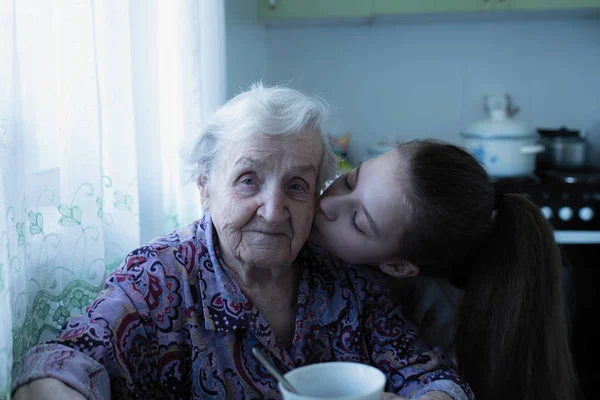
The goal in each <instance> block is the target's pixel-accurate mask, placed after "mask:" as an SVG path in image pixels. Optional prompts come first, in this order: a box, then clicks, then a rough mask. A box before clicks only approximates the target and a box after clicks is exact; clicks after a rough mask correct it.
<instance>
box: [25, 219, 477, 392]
mask: <svg viewBox="0 0 600 400" xmlns="http://www.w3.org/2000/svg"><path fill="white" fill-rule="evenodd" d="M217 240H218V239H217V236H216V233H215V230H214V229H213V226H212V222H211V219H210V216H209V215H205V216H204V217H203V219H202V220H199V221H196V222H194V223H193V224H191V225H189V226H188V227H186V228H183V229H179V230H176V231H173V232H172V233H170V234H168V235H166V236H164V237H158V238H156V239H154V240H153V241H151V242H150V243H148V244H146V245H144V246H142V247H140V248H138V249H136V250H134V251H132V252H131V253H129V254H128V256H127V257H126V258H125V260H124V261H123V263H122V265H121V266H120V267H119V268H117V270H115V271H114V272H113V273H112V274H111V275H110V276H109V277H108V278H107V279H106V282H105V288H104V290H103V291H102V292H101V293H100V294H99V295H98V297H97V298H96V299H95V301H94V302H93V304H92V305H91V306H89V307H88V308H87V309H86V313H85V315H83V316H80V317H73V318H71V319H70V320H69V321H68V322H67V323H66V324H65V326H64V327H63V329H62V331H61V332H60V333H59V335H58V336H57V337H56V339H54V340H52V341H49V342H46V343H43V344H40V345H37V346H34V347H33V348H32V349H30V350H29V352H28V353H27V354H26V356H25V357H24V359H23V360H22V362H21V364H20V366H19V368H18V372H17V374H16V376H15V382H14V384H13V390H15V389H16V388H17V387H19V386H20V385H22V384H25V383H27V382H29V381H31V380H34V379H37V378H43V377H52V378H56V379H59V380H61V381H63V382H65V383H66V384H68V385H69V386H71V387H72V388H74V389H76V390H77V391H79V392H80V393H82V394H83V395H85V396H86V397H88V398H92V399H108V398H109V397H111V398H113V399H226V398H227V399H259V398H260V399H278V398H280V397H281V395H280V393H279V390H278V387H277V381H276V380H275V379H274V378H273V376H271V375H270V373H269V372H268V371H267V370H266V369H265V368H264V367H263V366H262V365H261V364H260V363H259V362H258V361H257V360H256V359H255V358H254V356H253V355H252V353H251V349H252V348H253V347H254V346H259V348H261V349H262V350H263V352H265V353H266V354H268V355H269V356H270V358H271V359H272V360H273V361H274V363H275V364H276V365H277V366H278V367H279V368H280V369H281V370H283V371H287V370H290V369H292V368H295V367H299V366H302V365H307V364H312V363H318V362H326V361H355V362H361V363H368V364H371V365H374V366H376V367H377V368H379V369H381V370H382V371H383V372H385V374H386V377H387V387H386V391H391V392H395V393H398V394H401V395H404V396H407V397H417V396H419V395H421V394H423V393H426V392H428V391H431V390H436V391H442V392H446V393H448V394H449V395H450V396H451V397H452V398H454V399H472V398H474V396H473V394H472V392H471V390H470V388H469V387H468V385H467V384H466V383H464V382H462V381H461V379H460V378H459V377H458V375H457V374H456V372H455V370H454V368H453V365H452V363H451V362H450V361H449V360H447V359H445V358H444V356H443V354H441V351H440V350H438V349H436V348H433V349H432V348H430V347H428V346H426V345H425V344H424V343H423V342H422V341H421V340H420V339H419V337H418V333H417V330H416V327H415V325H414V324H412V323H411V322H409V321H407V320H406V319H405V318H404V317H403V316H402V313H401V311H400V310H399V309H397V308H396V309H394V308H393V306H391V304H392V303H391V302H390V301H388V294H387V293H386V291H385V290H384V289H383V288H384V286H383V285H382V284H381V281H379V277H378V275H377V274H376V272H375V271H374V270H371V269H370V268H368V267H360V266H352V265H340V264H338V262H337V261H336V260H335V259H334V258H333V257H331V256H329V255H328V254H327V253H326V252H325V251H323V250H321V249H318V248H314V247H311V246H310V245H309V244H307V245H306V246H305V247H304V248H303V249H302V251H301V253H300V255H299V256H298V258H297V260H296V262H295V264H294V266H293V268H300V269H301V272H300V276H301V281H300V283H299V289H298V305H297V315H296V325H295V334H294V336H293V343H292V347H291V348H290V349H289V350H288V349H286V348H285V347H284V346H283V345H282V344H281V343H280V342H279V341H278V340H277V338H276V337H275V334H274V332H273V330H272V328H271V327H270V326H269V323H268V322H267V321H266V320H265V319H264V317H263V316H262V315H261V313H260V312H259V311H258V310H257V308H256V307H255V306H254V305H253V303H252V301H251V300H250V299H249V298H247V297H246V296H245V295H244V293H243V292H242V291H241V290H240V288H239V286H238V285H237V284H236V282H235V281H234V279H233V278H232V276H231V275H230V274H229V273H228V271H227V270H226V269H224V268H222V267H221V265H220V263H219V259H220V258H219V254H218V246H216V243H217Z"/></svg>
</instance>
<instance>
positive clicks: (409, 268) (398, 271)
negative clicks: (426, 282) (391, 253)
mask: <svg viewBox="0 0 600 400" xmlns="http://www.w3.org/2000/svg"><path fill="white" fill-rule="evenodd" d="M379 269H380V270H381V271H383V272H384V273H385V274H387V275H390V276H393V277H395V278H408V277H411V276H417V275H419V272H420V270H419V267H417V266H416V265H415V264H413V263H411V262H409V261H405V260H398V261H394V262H389V263H381V264H379Z"/></svg>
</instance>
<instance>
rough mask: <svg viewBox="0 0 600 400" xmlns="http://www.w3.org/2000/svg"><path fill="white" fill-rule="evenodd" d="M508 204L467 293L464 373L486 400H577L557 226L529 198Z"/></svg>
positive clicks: (460, 347)
mask: <svg viewBox="0 0 600 400" xmlns="http://www.w3.org/2000/svg"><path fill="white" fill-rule="evenodd" d="M503 197H504V199H503V200H504V201H503V202H501V203H500V205H499V206H498V209H497V210H496V211H495V213H496V214H495V217H494V222H493V224H492V228H491V232H490V233H489V235H488V238H487V240H485V241H484V243H483V244H482V245H481V248H480V250H479V251H478V252H477V256H476V257H475V259H474V261H473V265H472V266H471V268H469V271H470V273H469V277H468V279H467V281H466V285H465V287H464V290H465V293H464V299H463V303H462V306H461V309H460V312H459V320H458V328H457V333H456V352H457V358H458V364H459V370H460V373H461V375H462V376H463V377H464V378H465V380H466V381H467V382H468V383H469V385H471V387H472V388H473V391H474V392H475V395H476V396H477V398H479V399H484V400H495V399H507V398H513V399H519V400H534V399H535V400H538V399H544V400H552V399H556V400H559V399H561V400H566V399H575V398H576V387H577V377H576V373H575V370H574V366H573V360H572V355H571V350H570V346H569V334H568V326H567V325H568V324H567V320H566V315H565V307H564V302H565V299H564V298H563V295H564V294H563V293H562V291H561V256H560V251H559V248H558V246H557V244H556V242H555V240H554V235H553V230H552V227H551V226H550V224H549V223H548V221H547V220H546V219H545V218H544V216H543V215H542V214H541V212H540V211H539V209H538V207H537V206H535V205H534V204H533V203H532V202H531V201H529V200H528V199H527V198H526V197H524V196H522V195H517V194H507V195H504V196H503Z"/></svg>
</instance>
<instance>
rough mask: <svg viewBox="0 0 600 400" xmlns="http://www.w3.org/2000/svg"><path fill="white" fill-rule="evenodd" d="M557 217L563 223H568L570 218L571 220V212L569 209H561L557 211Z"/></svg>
mask: <svg viewBox="0 0 600 400" xmlns="http://www.w3.org/2000/svg"><path fill="white" fill-rule="evenodd" d="M558 217H559V218H560V219H562V220H563V221H569V220H570V219H571V218H573V210H572V209H571V207H561V208H560V209H559V210H558Z"/></svg>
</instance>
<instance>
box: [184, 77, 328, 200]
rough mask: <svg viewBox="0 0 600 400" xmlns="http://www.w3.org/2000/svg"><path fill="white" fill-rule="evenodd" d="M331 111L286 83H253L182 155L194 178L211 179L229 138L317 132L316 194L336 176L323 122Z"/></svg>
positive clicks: (227, 106)
mask: <svg viewBox="0 0 600 400" xmlns="http://www.w3.org/2000/svg"><path fill="white" fill-rule="evenodd" d="M329 114H330V109H329V106H328V104H327V103H326V102H325V101H324V100H322V99H321V98H319V97H316V96H309V95H307V94H304V93H301V92H300V91H298V90H296V89H292V88H289V87H286V86H283V85H276V86H273V87H265V86H264V85H263V84H262V82H257V83H254V84H252V85H251V86H250V89H249V90H247V91H245V92H242V93H240V94H238V95H237V96H235V97H234V98H232V99H231V100H229V101H228V102H227V103H226V104H225V105H223V106H222V107H221V108H219V109H218V110H217V111H216V112H215V113H214V114H213V116H212V118H211V120H210V121H209V122H208V124H207V125H206V126H205V128H204V129H203V131H202V132H201V133H200V135H199V136H198V137H197V138H196V139H195V140H194V143H193V144H190V145H189V146H184V150H185V149H189V150H188V151H186V153H187V154H185V153H184V155H183V157H184V158H185V160H186V161H187V162H188V163H189V164H190V165H191V166H192V168H191V170H190V173H191V177H190V178H191V180H194V181H200V180H208V179H210V178H211V174H212V173H213V166H214V165H215V161H216V159H217V157H218V155H219V152H220V151H221V149H222V148H223V146H224V145H225V144H226V143H227V142H231V141H238V140H243V139H246V138H249V137H252V136H253V135H256V134H266V135H303V134H307V133H309V132H316V133H318V134H319V135H320V136H321V142H322V145H323V157H322V159H321V165H320V171H319V180H318V188H319V190H317V194H318V193H320V190H321V189H323V188H324V185H325V182H327V181H329V180H331V179H334V177H335V173H336V169H337V163H338V159H337V156H336V155H335V153H334V152H333V150H332V149H331V146H330V144H329V139H328V137H327V134H326V133H325V131H324V129H323V124H324V123H325V121H326V120H327V118H328V117H329Z"/></svg>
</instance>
